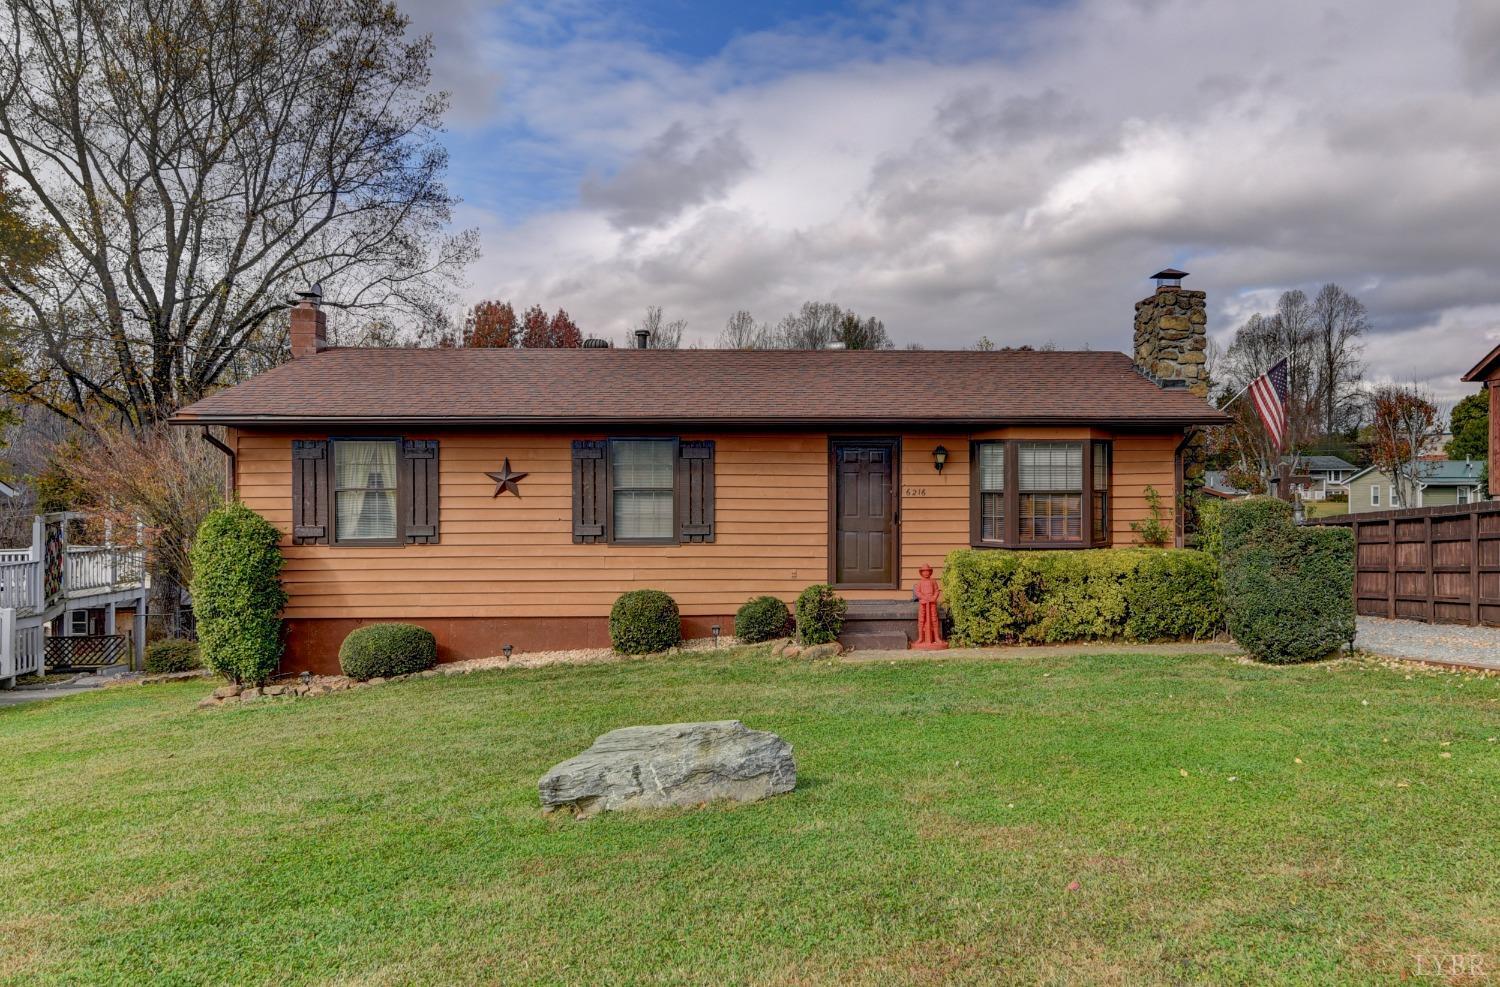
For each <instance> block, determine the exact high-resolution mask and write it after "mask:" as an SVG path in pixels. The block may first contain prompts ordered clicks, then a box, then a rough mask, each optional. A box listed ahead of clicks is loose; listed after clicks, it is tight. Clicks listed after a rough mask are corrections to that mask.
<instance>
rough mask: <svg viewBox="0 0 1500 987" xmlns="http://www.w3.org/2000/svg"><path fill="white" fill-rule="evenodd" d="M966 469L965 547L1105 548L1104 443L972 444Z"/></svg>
mask: <svg viewBox="0 0 1500 987" xmlns="http://www.w3.org/2000/svg"><path fill="white" fill-rule="evenodd" d="M971 461H972V462H973V463H974V464H975V466H974V469H973V473H972V477H973V479H972V489H971V497H970V510H971V513H972V518H971V525H970V527H971V541H972V543H973V544H975V545H979V546H983V545H1013V546H1016V547H1027V546H1031V547H1038V548H1041V547H1050V546H1064V547H1065V546H1068V545H1077V546H1079V547H1085V546H1089V545H1104V544H1108V542H1109V524H1110V520H1109V487H1110V472H1111V466H1112V462H1111V444H1110V443H1109V442H1102V441H1098V442H1096V441H1081V442H1041V441H1035V442H1031V441H995V442H984V441H979V442H975V443H974V444H973V451H972V458H971ZM1085 518H1087V520H1085Z"/></svg>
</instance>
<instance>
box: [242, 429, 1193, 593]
mask: <svg viewBox="0 0 1500 987" xmlns="http://www.w3.org/2000/svg"><path fill="white" fill-rule="evenodd" d="M405 434H406V436H407V437H409V438H436V439H439V440H440V441H441V443H442V445H441V453H440V470H441V478H442V494H441V496H442V513H441V531H442V541H441V544H438V545H407V546H396V547H370V548H355V547H338V546H292V545H290V544H289V543H288V544H285V546H284V552H285V555H286V559H287V562H286V568H285V570H284V575H283V578H284V582H285V584H286V588H287V592H288V594H289V596H290V602H289V604H288V607H287V616H288V617H293V618H311V617H359V618H367V619H368V618H400V617H405V618H421V617H600V616H605V615H607V614H608V613H609V608H610V605H611V604H612V603H613V602H614V600H615V597H617V596H618V595H619V594H620V593H621V592H622V591H624V590H626V589H635V588H642V587H652V588H657V589H663V590H666V591H667V592H669V593H671V594H672V595H673V596H674V597H675V598H676V599H677V601H678V604H679V605H680V606H681V607H682V610H683V612H684V614H687V615H722V614H729V613H733V612H734V611H735V610H736V609H738V607H739V606H740V604H742V603H744V602H745V600H746V599H748V598H749V597H750V596H753V595H757V594H760V593H773V594H775V595H777V596H780V597H782V598H784V599H787V600H791V599H793V598H795V596H796V595H797V594H798V593H799V592H801V591H802V589H804V588H805V587H807V586H808V585H810V584H812V583H818V582H825V581H826V580H827V579H828V438H827V436H826V435H822V434H808V435H786V434H780V435H689V434H684V435H683V436H682V438H684V439H690V438H713V439H714V440H715V442H716V462H715V473H716V484H717V500H716V505H717V526H716V527H717V530H716V540H715V541H714V542H712V543H709V544H699V545H665V546H651V545H575V544H574V543H573V540H572V472H571V467H572V461H571V439H572V438H574V437H575V436H572V435H560V434H555V433H552V434H549V433H529V434H526V433H504V434H499V433H484V432H479V431H472V432H453V433H443V432H417V431H407V432H406V433H405ZM1089 434H1092V435H1095V436H1098V437H1105V436H1106V435H1107V433H1103V432H1100V431H1097V430H1096V431H1093V432H1089V431H1087V430H1078V429H1070V430H1063V429H1029V430H1020V429H1007V430H1001V431H995V432H985V433H977V434H976V436H975V437H996V438H1000V437H1012V438H1026V437H1035V438H1043V437H1046V438H1075V437H1083V436H1085V435H1089ZM321 437H324V434H322V433H312V432H306V433H303V432H299V433H290V432H280V433H273V432H267V431H258V430H254V429H239V430H236V431H235V432H234V433H233V434H232V436H231V441H232V443H233V444H234V446H235V447H236V452H237V462H238V472H239V475H238V490H239V496H240V499H241V500H242V501H244V503H245V504H247V505H248V506H250V507H251V508H253V509H254V510H256V511H258V512H259V513H260V514H262V515H264V516H265V517H266V518H268V519H269V520H271V521H272V522H273V523H274V524H276V525H277V526H278V527H280V528H281V529H282V530H283V531H287V530H289V529H290V527H291V521H292V512H291V440H292V439H294V438H321ZM576 437H584V436H576ZM1179 438H1180V436H1179V435H1177V434H1163V435H1139V436H1118V437H1116V438H1115V469H1114V485H1113V489H1112V497H1113V517H1114V522H1113V528H1114V540H1115V544H1117V545H1121V544H1128V543H1130V542H1131V541H1132V540H1133V535H1132V533H1131V531H1130V527H1129V523H1130V521H1131V520H1135V519H1138V518H1141V517H1144V516H1145V514H1146V504H1145V497H1144V488H1145V487H1146V485H1148V484H1150V485H1154V486H1155V487H1156V488H1157V489H1158V490H1159V491H1161V493H1162V500H1163V508H1164V511H1165V512H1166V513H1165V515H1164V517H1163V522H1164V523H1165V524H1167V525H1168V526H1169V527H1170V525H1171V514H1170V512H1171V508H1172V502H1173V478H1174V469H1173V462H1172V457H1173V451H1174V449H1175V448H1176V444H1177V442H1178V440H1179ZM969 441H970V435H968V434H964V433H952V434H920V435H906V436H904V437H903V449H902V454H901V471H900V486H901V493H902V497H901V512H902V517H901V520H902V524H901V530H900V538H901V583H902V586H909V585H911V583H912V581H913V580H915V579H916V578H917V569H918V567H919V566H920V565H921V564H922V563H924V562H926V563H929V564H931V565H932V566H933V567H934V568H936V569H938V570H941V566H942V560H943V557H944V556H945V555H946V554H947V553H948V552H950V551H952V550H953V549H955V548H962V547H965V546H967V545H968V543H969V517H968V515H969ZM938 444H942V445H943V446H945V447H946V448H947V450H948V463H947V466H946V468H945V469H944V471H943V473H942V474H941V475H939V474H938V473H937V472H936V470H934V469H933V464H932V449H933V447H934V446H936V445H938ZM507 456H508V457H510V461H511V465H512V466H513V467H514V468H515V469H517V470H525V471H527V472H528V473H529V475H528V476H527V477H526V479H525V480H523V481H522V482H521V493H522V496H521V497H520V498H516V497H514V496H511V495H510V494H505V495H503V496H501V497H500V498H498V499H497V498H493V497H492V496H491V494H492V493H493V492H494V482H493V481H492V480H490V479H489V478H488V477H486V476H485V475H484V474H485V472H486V471H488V470H494V469H497V468H498V467H499V465H500V461H501V459H502V458H504V457H507ZM902 593H904V590H861V591H850V592H849V593H848V594H847V595H849V596H850V597H855V598H872V599H880V598H891V597H894V596H900V595H902Z"/></svg>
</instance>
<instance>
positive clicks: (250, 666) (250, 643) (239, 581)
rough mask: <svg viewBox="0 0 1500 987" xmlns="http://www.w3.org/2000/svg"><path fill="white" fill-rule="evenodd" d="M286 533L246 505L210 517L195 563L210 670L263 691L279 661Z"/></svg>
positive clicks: (201, 638)
mask: <svg viewBox="0 0 1500 987" xmlns="http://www.w3.org/2000/svg"><path fill="white" fill-rule="evenodd" d="M280 540H281V532H280V531H278V530H277V529H276V526H275V525H274V524H272V523H271V522H270V521H267V520H266V519H265V518H263V517H261V516H260V515H259V514H256V513H255V512H254V511H252V510H250V508H248V507H246V506H245V505H243V504H229V505H227V506H225V507H221V508H219V509H217V510H215V511H212V512H210V513H209V515H208V516H207V517H206V518H204V519H203V523H202V524H200V525H199V526H198V533H197V535H196V536H195V537H194V539H193V546H192V550H191V553H190V558H191V561H192V565H193V613H194V615H195V616H196V617H197V620H198V650H199V654H200V655H201V657H202V659H203V663H204V665H206V666H208V667H209V668H210V669H212V670H213V671H215V672H218V673H219V674H220V675H223V676H225V677H226V678H229V679H230V680H232V681H234V682H240V683H246V684H250V685H258V684H260V683H262V682H264V681H265V680H266V679H268V678H270V677H271V676H272V675H273V674H274V673H275V671H276V666H277V665H278V664H280V662H281V609H282V607H284V606H285V605H286V593H285V592H283V591H282V588H281V579H280V576H281V563H282V559H281V551H280V549H278V548H277V543H278V542H279V541H280Z"/></svg>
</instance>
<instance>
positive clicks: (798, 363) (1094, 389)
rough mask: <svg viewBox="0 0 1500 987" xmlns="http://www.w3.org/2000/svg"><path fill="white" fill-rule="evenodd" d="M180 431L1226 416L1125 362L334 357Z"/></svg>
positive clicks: (188, 417) (338, 352)
mask: <svg viewBox="0 0 1500 987" xmlns="http://www.w3.org/2000/svg"><path fill="white" fill-rule="evenodd" d="M173 421H174V422H177V423H180V424H194V423H221V424H249V423H252V422H262V423H278V422H282V423H298V422H319V423H334V422H359V421H373V422H421V421H473V422H487V423H516V424H522V423H538V424H542V423H568V424H586V423H590V422H599V423H624V422H642V423H652V422H661V423H667V422H671V423H678V422H682V423H687V422H693V423H705V424H707V423H716V422H719V423H740V424H777V423H795V422H820V423H821V422H827V423H842V424H851V425H852V424H871V423H895V422H923V421H933V422H964V423H990V422H994V423H1042V422H1047V423H1064V422H1076V423H1108V422H1117V423H1123V424H1137V425H1185V424H1191V423H1212V422H1221V421H1227V418H1225V416H1224V415H1223V414H1222V413H1220V412H1218V411H1216V410H1214V409H1212V408H1210V407H1209V405H1208V404H1207V402H1205V401H1204V400H1203V399H1201V398H1197V397H1194V396H1193V395H1191V394H1189V393H1188V392H1187V391H1186V390H1184V389H1180V388H1179V389H1166V390H1164V389H1162V388H1159V387H1157V386H1156V385H1155V384H1153V383H1152V382H1151V381H1149V380H1147V379H1145V378H1144V377H1142V376H1141V375H1140V374H1139V373H1138V372H1136V370H1135V367H1134V365H1133V364H1132V363H1131V361H1130V359H1129V358H1128V357H1127V356H1125V355H1124V354H1123V353H1100V352H1030V351H1014V350H1012V351H998V352H988V353H980V352H973V351H951V350H915V351H913V350H894V351H892V350H887V351H879V352H871V351H843V350H821V351H799V350H636V349H593V350H588V349H574V350H513V349H448V350H418V349H331V350H325V351H323V352H321V353H317V354H315V355H313V356H309V357H303V358H302V359H298V360H293V361H292V362H291V363H288V364H285V365H283V366H280V367H277V368H276V369H274V370H271V371H269V372H267V373H264V374H261V375H259V376H258V377H255V378H252V379H251V380H248V381H246V382H245V383H243V384H240V385H239V386H237V387H232V388H229V389H227V390H224V391H221V392H219V393H217V394H214V395H211V396H209V397H207V398H204V399H203V400H202V401H199V402H197V403H196V404H193V405H190V406H189V407H186V408H184V409H182V410H181V411H180V412H178V413H177V415H176V416H175V417H174V418H173Z"/></svg>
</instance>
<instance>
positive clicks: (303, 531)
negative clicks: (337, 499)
mask: <svg viewBox="0 0 1500 987" xmlns="http://www.w3.org/2000/svg"><path fill="white" fill-rule="evenodd" d="M329 496H330V494H329V492H328V440H327V439H293V440H292V544H293V545H327V544H328V498H329Z"/></svg>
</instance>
